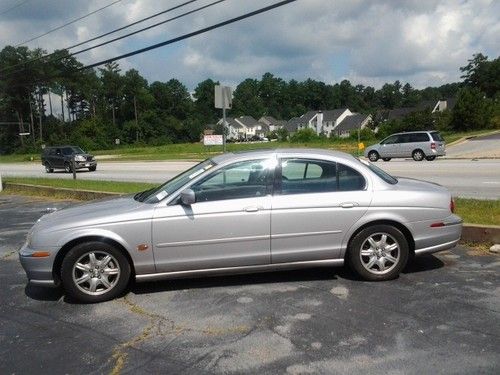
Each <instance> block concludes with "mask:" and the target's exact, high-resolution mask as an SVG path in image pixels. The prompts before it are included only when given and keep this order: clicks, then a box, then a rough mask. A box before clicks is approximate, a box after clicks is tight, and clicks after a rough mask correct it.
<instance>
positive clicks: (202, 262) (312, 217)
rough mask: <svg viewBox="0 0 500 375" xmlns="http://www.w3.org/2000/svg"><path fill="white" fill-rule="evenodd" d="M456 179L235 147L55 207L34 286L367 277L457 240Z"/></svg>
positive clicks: (106, 293)
mask: <svg viewBox="0 0 500 375" xmlns="http://www.w3.org/2000/svg"><path fill="white" fill-rule="evenodd" d="M453 211H454V203H453V199H452V197H451V195H450V193H449V192H448V190H446V189H445V188H444V187H442V186H439V185H436V184H433V183H428V182H423V181H418V180H412V179H407V178H395V177H392V176H390V175H388V174H387V173H385V172H384V171H382V170H381V169H379V168H377V167H375V166H373V165H371V164H370V163H367V162H364V161H361V160H358V159H356V158H354V157H353V156H351V155H348V154H345V153H341V152H331V151H326V150H319V149H318V150H304V149H291V150H266V151H253V152H245V153H228V154H224V155H220V156H216V157H214V158H213V159H208V160H205V161H204V162H202V163H200V164H198V165H196V166H194V167H193V168H191V169H189V170H187V171H186V172H184V173H182V174H180V175H178V176H177V177H175V178H173V179H171V180H170V181H168V182H166V183H165V184H163V185H161V186H159V187H157V188H155V189H151V190H148V191H144V192H141V193H138V194H135V195H131V196H123V197H119V198H116V199H111V200H105V201H97V202H92V203H89V204H84V205H80V206H76V207H71V208H66V209H62V210H60V211H56V212H53V213H50V214H47V215H45V216H43V217H42V218H41V219H39V220H38V222H37V223H36V224H35V225H34V226H33V228H32V229H31V230H30V231H29V234H28V237H27V240H26V243H25V244H24V246H23V247H22V249H21V250H20V259H21V263H22V265H23V267H24V269H25V271H26V273H27V275H28V278H29V280H30V282H31V283H33V284H38V285H46V286H51V285H58V284H59V283H62V285H63V287H64V289H65V291H66V293H67V294H68V295H70V296H71V297H73V298H75V299H77V300H80V301H83V302H99V301H104V300H108V299H111V298H114V297H116V296H118V295H120V294H122V293H123V292H124V291H125V289H126V288H127V285H128V283H129V281H130V280H131V279H135V280H136V281H152V280H159V279H167V278H180V277H195V276H196V277H197V276H208V275H220V274H229V273H231V274H233V273H248V272H262V271H272V270H284V269H294V268H302V267H317V266H340V265H343V264H344V263H348V264H349V265H350V266H351V268H352V269H353V270H354V271H355V272H356V273H357V274H358V275H359V276H360V277H361V278H363V279H366V280H388V279H393V278H395V277H397V276H398V274H399V273H400V272H401V270H402V269H403V268H404V267H405V265H406V263H407V261H408V259H411V258H412V256H414V255H416V256H418V255H420V254H428V253H433V252H436V251H440V250H445V249H449V248H452V247H454V246H455V245H456V243H457V242H458V240H459V239H460V235H461V230H462V220H461V219H460V217H458V216H456V215H454V214H453Z"/></svg>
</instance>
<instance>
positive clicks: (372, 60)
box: [0, 0, 500, 90]
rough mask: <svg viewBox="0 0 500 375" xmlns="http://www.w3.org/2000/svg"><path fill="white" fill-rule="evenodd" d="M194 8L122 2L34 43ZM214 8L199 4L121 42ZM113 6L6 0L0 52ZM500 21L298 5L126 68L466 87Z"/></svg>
mask: <svg viewBox="0 0 500 375" xmlns="http://www.w3.org/2000/svg"><path fill="white" fill-rule="evenodd" d="M185 1H186V0H121V1H119V2H117V3H116V4H114V5H112V6H110V7H108V8H106V9H105V10H103V11H100V12H98V13H96V14H94V15H92V16H90V17H87V18H85V19H83V20H81V21H79V22H76V23H74V24H72V25H70V26H68V27H65V28H63V29H61V30H59V31H56V32H53V33H50V34H49V35H47V36H44V37H42V38H39V39H37V40H35V41H32V42H29V43H27V44H26V45H28V46H29V47H42V48H44V49H46V50H47V51H49V52H50V51H52V50H54V49H55V48H62V47H67V46H70V45H72V44H74V43H77V42H80V41H85V40H87V39H89V38H91V37H93V36H97V35H100V34H102V33H105V32H107V31H110V30H113V29H114V28H117V27H120V26H123V25H126V24H128V23H131V22H134V21H136V20H139V19H141V18H144V17H146V16H149V15H151V14H153V13H156V12H159V11H161V10H164V9H167V8H170V7H172V6H175V5H177V4H180V3H184V2H185ZM213 1H214V0H198V1H196V2H194V3H192V4H189V5H187V6H185V7H183V8H182V9H179V10H176V11H173V12H171V13H169V14H165V15H162V16H160V17H157V18H155V19H152V20H150V21H148V22H145V23H142V24H140V25H137V26H135V27H133V28H130V29H127V30H125V31H122V32H121V33H118V34H114V35H113V36H115V35H116V36H118V35H121V34H124V33H126V32H130V31H133V30H136V29H138V28H142V27H145V26H148V25H151V24H153V23H156V22H159V21H162V20H165V19H167V18H170V17H173V16H175V15H178V14H180V13H183V12H186V11H189V10H192V9H194V8H197V7H200V6H202V5H206V4H209V3H212V2H213ZM112 2H114V0H89V1H81V0H27V1H26V0H24V1H23V0H0V48H3V47H4V46H5V45H9V44H11V45H16V44H19V43H21V42H23V41H25V40H28V39H30V38H32V37H35V36H37V35H40V34H42V33H44V32H46V31H49V30H51V29H53V28H55V27H58V26H60V25H62V24H64V23H66V22H68V21H71V20H73V19H75V18H78V17H80V16H82V15H85V14H87V13H89V12H92V11H94V10H96V9H98V8H101V7H103V6H105V5H107V4H110V3H112ZM276 2H278V0H226V1H224V2H222V3H220V4H217V5H214V6H212V7H210V8H208V9H205V10H202V11H200V12H198V13H195V14H192V15H190V16H187V17H183V18H181V19H179V20H176V21H173V22H170V23H168V24H166V25H163V26H160V27H156V28H154V29H152V30H150V31H148V32H145V33H140V34H137V35H135V36H133V37H130V38H126V39H124V40H122V41H119V42H116V43H113V44H110V45H107V46H106V47H103V48H97V49H95V50H92V51H90V52H87V53H85V54H81V55H79V59H80V61H82V62H83V63H93V62H97V61H100V60H102V59H106V58H110V57H114V56H116V55H119V54H122V53H126V52H129V51H132V50H134V49H138V48H142V47H145V46H148V45H151V44H154V43H158V42H161V41H164V40H167V39H170V38H173V37H176V36H179V35H182V34H185V33H188V32H191V31H194V30H198V29H201V28H203V27H206V26H209V25H212V24H214V23H218V22H221V21H224V20H226V19H229V18H232V17H236V16H238V15H241V14H243V13H246V12H248V11H252V10H255V9H258V8H261V7H264V6H267V5H270V4H273V3H276ZM18 4H20V5H19V6H16V5H18ZM13 7H14V8H13ZM12 8H13V9H12ZM9 9H10V10H9ZM499 15H500V1H499V0H475V1H472V0H470V1H469V0H407V1H405V0H401V1H399V0H379V1H369V0H366V1H362V0H298V1H296V2H294V3H291V4H289V5H285V6H283V7H281V8H278V9H275V10H272V11H270V12H268V13H266V14H261V15H257V16H255V17H252V18H249V19H246V20H244V21H241V22H238V23H235V24H232V25H229V26H225V27H223V28H220V29H218V30H215V31H211V32H208V33H206V34H202V35H198V36H196V37H193V38H191V39H188V40H185V41H182V42H179V43H176V44H172V45H169V46H166V47H162V48H160V49H156V50H153V51H149V52H147V53H144V54H141V55H136V56H134V57H131V58H128V59H125V60H121V61H120V65H121V67H122V69H123V70H126V69H129V68H136V69H138V70H139V71H140V72H141V73H142V74H143V75H144V76H145V77H146V78H147V79H148V80H149V81H150V82H151V81H155V80H161V81H167V80H169V79H170V78H177V79H179V80H181V81H182V82H183V83H184V84H186V85H187V86H188V88H189V89H191V90H192V89H193V88H194V87H195V86H196V84H197V83H198V82H200V81H202V80H204V79H206V78H212V79H214V80H218V81H220V82H222V83H225V84H228V85H233V86H234V85H235V84H237V83H238V82H240V81H241V80H243V79H244V78H247V77H252V78H259V77H261V76H262V74H263V73H265V72H271V73H273V74H275V75H276V76H279V77H282V78H284V79H287V80H288V79H292V78H293V79H297V80H303V79H306V78H308V77H310V78H314V79H317V80H321V81H324V82H327V83H335V82H340V81H341V80H342V79H345V78H347V79H349V80H351V82H352V83H354V84H358V83H361V84H365V85H373V86H375V87H380V86H381V85H382V84H383V83H385V82H393V81H395V80H396V79H399V80H401V81H403V82H410V84H412V85H413V86H415V87H418V88H422V87H425V86H429V85H430V86H439V85H441V84H443V83H447V82H454V81H457V80H459V77H460V72H459V67H460V66H463V65H465V64H466V61H467V59H469V58H470V57H471V56H472V54H473V53H476V52H482V53H483V54H486V55H487V56H489V57H490V58H494V57H498V55H499V52H500V39H499V38H498V35H500V19H499V17H500V16H499ZM108 38H110V37H108ZM104 40H107V39H104ZM93 43H96V42H93ZM89 45H92V43H91V44H89Z"/></svg>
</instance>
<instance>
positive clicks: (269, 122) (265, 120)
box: [259, 116, 287, 132]
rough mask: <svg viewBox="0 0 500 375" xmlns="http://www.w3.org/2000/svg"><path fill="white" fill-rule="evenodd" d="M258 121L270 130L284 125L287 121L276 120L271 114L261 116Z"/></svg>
mask: <svg viewBox="0 0 500 375" xmlns="http://www.w3.org/2000/svg"><path fill="white" fill-rule="evenodd" d="M259 122H260V123H262V124H265V125H266V126H267V127H268V128H269V131H271V132H273V131H275V130H278V129H281V128H284V127H286V123H287V122H286V121H284V120H276V119H275V118H274V117H273V116H262V117H261V118H260V119H259Z"/></svg>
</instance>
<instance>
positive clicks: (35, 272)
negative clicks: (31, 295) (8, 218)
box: [19, 244, 59, 287]
mask: <svg viewBox="0 0 500 375" xmlns="http://www.w3.org/2000/svg"><path fill="white" fill-rule="evenodd" d="M35 251H37V250H34V249H31V248H30V247H28V245H27V244H24V245H23V247H22V248H21V250H19V261H20V262H21V265H22V267H23V268H24V271H25V272H26V276H28V280H29V282H30V283H31V284H34V285H41V286H48V287H56V286H58V285H59V281H58V280H55V279H54V275H53V268H54V260H55V257H56V253H57V249H56V248H44V249H43V251H47V252H49V253H50V255H49V256H47V257H34V256H33V253H35Z"/></svg>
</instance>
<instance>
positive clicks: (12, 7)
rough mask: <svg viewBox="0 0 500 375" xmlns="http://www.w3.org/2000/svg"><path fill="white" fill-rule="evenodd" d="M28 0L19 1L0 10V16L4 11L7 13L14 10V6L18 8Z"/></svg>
mask: <svg viewBox="0 0 500 375" xmlns="http://www.w3.org/2000/svg"><path fill="white" fill-rule="evenodd" d="M28 1H31V0H24V1H21V2H20V3H18V4H16V5H14V6H11V7H10V8H8V9H5V10H4V11H3V12H0V16H3V15H4V14H6V13H9V12H10V11H11V10H14V9H16V8H19V7H20V6H21V5H23V4H26V3H27V2H28Z"/></svg>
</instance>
